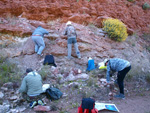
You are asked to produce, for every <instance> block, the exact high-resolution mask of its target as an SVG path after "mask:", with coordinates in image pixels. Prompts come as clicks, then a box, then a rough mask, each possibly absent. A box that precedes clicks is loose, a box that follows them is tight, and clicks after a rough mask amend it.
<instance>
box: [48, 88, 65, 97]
mask: <svg viewBox="0 0 150 113" xmlns="http://www.w3.org/2000/svg"><path fill="white" fill-rule="evenodd" d="M62 95H63V93H62V92H61V91H60V90H59V89H57V88H54V87H51V88H48V89H47V90H46V97H47V98H48V99H50V100H58V99H60V98H61V97H62Z"/></svg>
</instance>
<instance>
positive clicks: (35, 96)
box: [19, 68, 44, 108]
mask: <svg viewBox="0 0 150 113" xmlns="http://www.w3.org/2000/svg"><path fill="white" fill-rule="evenodd" d="M26 74H27V75H26V76H25V77H24V78H23V81H22V84H21V87H20V89H19V92H20V93H22V97H23V98H24V99H25V100H27V101H28V102H31V103H30V107H31V108H33V107H34V106H35V105H37V104H40V105H44V104H43V102H42V100H41V99H42V98H43V96H44V95H42V93H43V89H42V78H41V75H39V74H38V73H37V72H35V71H33V70H32V69H31V68H28V69H26Z"/></svg>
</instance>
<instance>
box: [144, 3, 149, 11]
mask: <svg viewBox="0 0 150 113" xmlns="http://www.w3.org/2000/svg"><path fill="white" fill-rule="evenodd" d="M142 8H143V9H144V10H146V9H150V5H149V4H148V3H145V4H144V5H143V6H142Z"/></svg>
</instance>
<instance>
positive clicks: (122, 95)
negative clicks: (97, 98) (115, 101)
mask: <svg viewBox="0 0 150 113" xmlns="http://www.w3.org/2000/svg"><path fill="white" fill-rule="evenodd" d="M114 97H115V98H120V99H125V96H124V94H121V93H120V94H119V95H115V96H114Z"/></svg>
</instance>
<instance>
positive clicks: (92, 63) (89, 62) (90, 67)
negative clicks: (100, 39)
mask: <svg viewBox="0 0 150 113" xmlns="http://www.w3.org/2000/svg"><path fill="white" fill-rule="evenodd" d="M94 69H95V63H94V60H93V59H90V60H88V67H87V69H86V70H87V71H91V70H94Z"/></svg>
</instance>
